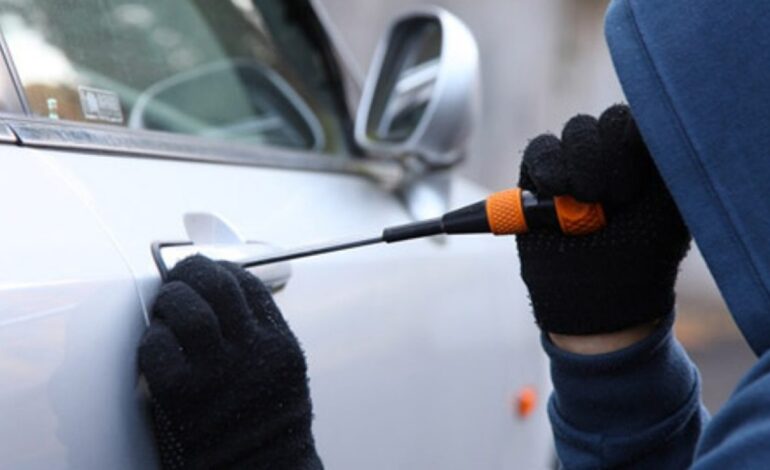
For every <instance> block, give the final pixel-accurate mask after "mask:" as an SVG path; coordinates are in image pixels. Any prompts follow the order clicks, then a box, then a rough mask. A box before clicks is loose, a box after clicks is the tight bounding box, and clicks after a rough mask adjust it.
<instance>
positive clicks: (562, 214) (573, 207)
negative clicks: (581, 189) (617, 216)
mask: <svg viewBox="0 0 770 470" xmlns="http://www.w3.org/2000/svg"><path fill="white" fill-rule="evenodd" d="M553 205H554V207H555V208H556V218H558V219H559V226H561V231H562V232H564V233H565V234H567V235H587V234H589V233H593V232H596V231H598V230H601V229H603V228H604V227H605V226H606V225H607V219H606V218H605V217H604V209H603V208H602V205H601V204H596V203H594V204H589V203H585V202H580V201H578V200H576V199H575V198H573V197H571V196H556V197H554V198H553Z"/></svg>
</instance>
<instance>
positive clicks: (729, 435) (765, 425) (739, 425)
mask: <svg viewBox="0 0 770 470" xmlns="http://www.w3.org/2000/svg"><path fill="white" fill-rule="evenodd" d="M768 442H770V352H767V353H765V354H764V355H763V356H762V357H761V358H760V359H759V361H758V362H757V364H756V365H755V366H754V367H753V368H752V369H751V370H750V371H749V373H748V374H747V375H746V376H745V377H744V378H743V380H742V381H741V383H740V384H738V387H737V388H736V389H735V392H733V395H732V396H731V397H730V399H729V400H728V401H727V403H726V404H725V405H724V406H723V407H722V409H721V410H720V411H719V413H717V414H716V415H715V416H714V419H713V420H712V421H711V423H709V426H708V427H707V428H706V430H705V432H704V433H703V437H702V438H701V441H700V443H699V444H698V452H697V456H696V462H695V465H694V468H696V469H698V470H703V469H722V468H767V463H768V462H770V447H769V446H768V445H767V443H768Z"/></svg>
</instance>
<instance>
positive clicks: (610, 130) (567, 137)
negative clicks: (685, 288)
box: [516, 105, 690, 335]
mask: <svg viewBox="0 0 770 470" xmlns="http://www.w3.org/2000/svg"><path fill="white" fill-rule="evenodd" d="M519 185H520V186H521V187H522V188H524V189H528V190H531V191H534V192H536V193H537V194H538V195H540V196H559V195H571V196H573V197H574V198H575V199H577V200H579V201H583V202H601V203H602V204H603V206H604V209H605V214H606V217H607V219H608V224H607V227H606V228H605V229H603V230H601V231H600V232H597V233H594V234H590V235H586V236H565V235H562V234H561V233H560V232H558V231H556V230H548V229H541V230H535V231H532V232H530V233H527V234H524V235H519V236H518V237H517V239H516V241H517V245H518V248H519V257H520V258H521V275H522V278H523V279H524V282H525V283H526V285H527V287H528V288H529V293H530V298H531V301H532V307H533V309H534V314H535V319H536V321H537V323H538V325H539V326H540V327H541V328H542V329H543V330H544V331H547V332H550V333H557V334H565V335H583V334H597V333H609V332H615V331H620V330H623V329H626V328H629V327H632V326H636V325H641V324H644V323H647V322H652V321H654V320H655V319H658V318H661V317H664V316H666V315H668V314H669V313H671V312H672V310H673V305H674V283H675V281H676V276H677V272H678V269H679V263H680V262H681V260H682V258H684V255H685V253H686V252H687V249H688V248H689V241H690V236H689V233H688V231H687V228H686V227H685V225H684V222H683V221H682V218H681V216H680V215H679V212H678V210H677V208H676V206H675V204H674V201H673V200H672V198H671V196H670V194H669V192H668V190H667V189H666V187H665V185H664V184H663V181H662V180H661V178H660V175H659V174H658V172H657V170H656V168H655V167H654V165H653V163H652V159H651V158H650V156H649V153H648V151H647V148H646V147H645V145H644V142H643V141H642V138H641V135H640V133H639V131H638V129H637V127H636V124H635V123H634V121H633V118H632V116H631V113H630V111H629V109H628V107H626V106H620V105H618V106H613V107H611V108H609V109H608V110H607V111H605V112H604V113H603V114H602V116H601V118H600V119H599V120H598V121H597V120H596V119H594V118H592V117H590V116H576V117H574V118H572V119H571V120H570V121H569V122H568V123H567V125H566V126H565V127H564V130H563V133H562V138H561V141H560V140H559V139H558V138H556V137H555V136H553V135H541V136H538V137H537V138H535V139H534V140H532V141H531V142H530V144H529V145H528V147H527V149H526V150H525V152H524V157H523V161H522V165H521V174H520V182H519Z"/></svg>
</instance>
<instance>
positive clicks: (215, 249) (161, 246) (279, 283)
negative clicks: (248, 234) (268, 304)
mask: <svg viewBox="0 0 770 470" xmlns="http://www.w3.org/2000/svg"><path fill="white" fill-rule="evenodd" d="M151 248H152V257H153V259H154V260H155V264H156V265H157V267H158V272H159V273H160V277H161V279H163V281H166V280H167V278H168V272H169V271H170V270H172V269H173V268H174V266H176V265H177V263H179V262H180V261H182V260H183V259H185V258H187V257H189V256H192V255H195V254H201V255H203V256H205V257H207V258H211V259H213V260H222V261H230V262H232V263H236V264H240V265H243V264H245V263H248V261H249V260H253V259H257V258H263V257H265V256H268V255H271V254H277V253H280V252H282V251H283V250H280V249H279V248H277V247H275V246H273V245H270V244H268V243H264V242H246V243H227V244H205V245H196V244H193V243H192V242H155V243H153V244H152V247H151ZM247 271H249V272H250V273H252V274H253V275H255V276H257V277H258V278H259V279H260V280H261V281H262V282H263V283H264V284H265V286H267V288H268V289H270V290H271V291H273V292H277V291H279V290H281V289H283V288H284V287H285V286H286V283H287V282H288V281H289V278H290V277H291V265H290V264H289V262H281V263H273V264H267V265H262V266H255V267H250V268H247Z"/></svg>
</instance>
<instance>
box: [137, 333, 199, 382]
mask: <svg viewBox="0 0 770 470" xmlns="http://www.w3.org/2000/svg"><path fill="white" fill-rule="evenodd" d="M137 359H138V365H139V370H140V372H141V373H142V374H144V375H145V377H146V378H147V380H148V381H149V382H150V383H151V384H162V383H165V382H168V381H169V379H171V378H172V377H173V376H176V375H178V374H180V373H182V371H184V370H186V369H187V360H186V358H185V355H184V351H183V349H182V347H181V346H180V344H179V341H178V340H177V338H176V336H175V335H174V333H173V332H172V331H171V329H170V328H169V327H168V326H166V325H165V324H164V323H162V322H161V321H158V320H154V321H153V322H152V323H151V324H150V326H149V327H148V328H147V330H146V331H145V332H144V335H142V339H141V341H140V343H139V348H138V351H137Z"/></svg>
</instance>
